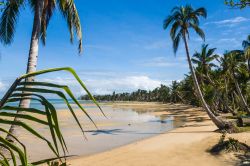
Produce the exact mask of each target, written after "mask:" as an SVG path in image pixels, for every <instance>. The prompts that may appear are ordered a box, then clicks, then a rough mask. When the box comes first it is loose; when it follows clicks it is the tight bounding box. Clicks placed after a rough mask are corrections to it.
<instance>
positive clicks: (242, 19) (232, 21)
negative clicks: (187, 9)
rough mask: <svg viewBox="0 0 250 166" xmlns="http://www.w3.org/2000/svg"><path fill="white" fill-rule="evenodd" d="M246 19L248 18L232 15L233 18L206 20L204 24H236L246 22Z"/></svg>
mask: <svg viewBox="0 0 250 166" xmlns="http://www.w3.org/2000/svg"><path fill="white" fill-rule="evenodd" d="M247 21H250V19H248V18H245V17H234V18H231V19H226V20H220V21H213V22H208V23H206V24H216V25H218V26H234V25H236V24H239V23H242V22H247Z"/></svg>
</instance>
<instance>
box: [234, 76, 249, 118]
mask: <svg viewBox="0 0 250 166" xmlns="http://www.w3.org/2000/svg"><path fill="white" fill-rule="evenodd" d="M233 81H234V84H235V87H236V91H237V93H238V95H239V97H240V100H241V103H242V105H243V108H244V110H245V111H246V112H247V113H248V114H250V109H249V107H248V105H247V102H246V99H245V97H244V96H243V94H242V92H241V89H240V86H239V83H238V81H237V80H236V78H235V76H234V74H233Z"/></svg>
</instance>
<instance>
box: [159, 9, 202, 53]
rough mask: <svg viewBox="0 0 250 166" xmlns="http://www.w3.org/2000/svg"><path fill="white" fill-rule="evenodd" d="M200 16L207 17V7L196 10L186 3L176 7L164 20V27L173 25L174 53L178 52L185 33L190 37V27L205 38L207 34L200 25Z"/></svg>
mask: <svg viewBox="0 0 250 166" xmlns="http://www.w3.org/2000/svg"><path fill="white" fill-rule="evenodd" d="M199 17H204V18H206V17H207V11H206V9H205V8H198V9H196V10H194V9H193V8H192V6H190V5H186V6H181V7H174V8H173V9H172V11H171V15H169V16H168V17H167V18H166V19H165V20H164V22H163V29H167V28H168V27H169V26H170V25H171V30H170V36H171V39H172V41H173V50H174V53H176V52H177V50H178V47H179V43H180V40H181V39H182V38H184V37H186V36H185V35H188V38H189V29H193V30H194V31H195V32H196V33H197V34H198V35H199V36H200V37H201V38H202V39H203V40H205V34H204V32H203V30H202V29H200V27H199Z"/></svg>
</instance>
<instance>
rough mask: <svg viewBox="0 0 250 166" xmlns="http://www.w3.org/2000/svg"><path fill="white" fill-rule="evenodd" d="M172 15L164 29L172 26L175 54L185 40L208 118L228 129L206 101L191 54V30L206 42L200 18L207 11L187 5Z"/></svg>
mask: <svg viewBox="0 0 250 166" xmlns="http://www.w3.org/2000/svg"><path fill="white" fill-rule="evenodd" d="M171 13H172V14H171V15H169V16H168V17H167V18H166V19H165V20H164V24H163V28H164V29H167V28H168V27H169V26H170V25H172V26H171V30H170V36H171V39H172V41H173V50H174V53H175V54H176V52H177V50H178V47H179V44H180V40H181V39H183V41H184V44H185V50H186V55H187V60H188V64H189V68H190V71H191V75H192V78H193V82H194V87H195V90H196V93H197V95H198V97H199V99H200V101H201V103H202V106H203V108H204V109H205V111H206V112H207V114H208V116H209V117H210V118H211V120H212V121H213V122H214V124H215V125H216V126H217V127H218V128H219V129H227V128H228V127H229V125H228V124H227V123H226V122H224V121H223V120H221V119H220V118H218V117H217V116H215V115H214V113H213V112H212V111H211V110H210V107H209V106H208V104H207V103H206V101H205V100H204V97H203V94H202V92H201V89H200V86H199V83H198V81H197V77H196V74H195V71H194V68H193V66H192V61H191V58H190V54H189V47H188V39H189V29H193V30H194V31H195V32H196V33H197V34H198V35H199V36H200V37H201V38H202V39H203V40H205V34H204V32H203V31H202V29H201V28H200V27H199V17H204V18H206V16H207V12H206V9H205V8H198V9H196V10H194V9H193V8H192V7H191V6H190V5H186V6H181V7H174V8H173V9H172V11H171ZM230 126H231V125H230Z"/></svg>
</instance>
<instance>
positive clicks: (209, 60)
mask: <svg viewBox="0 0 250 166" xmlns="http://www.w3.org/2000/svg"><path fill="white" fill-rule="evenodd" d="M215 50H216V48H209V49H208V44H203V45H202V48H201V52H195V53H194V55H193V58H192V62H193V63H194V64H196V65H197V68H198V69H199V72H200V74H201V76H202V77H203V76H205V77H207V78H208V79H210V76H209V72H210V71H211V68H212V67H217V65H215V64H214V63H213V61H214V60H216V59H217V58H218V57H219V56H218V55H217V54H214V51H215Z"/></svg>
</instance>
